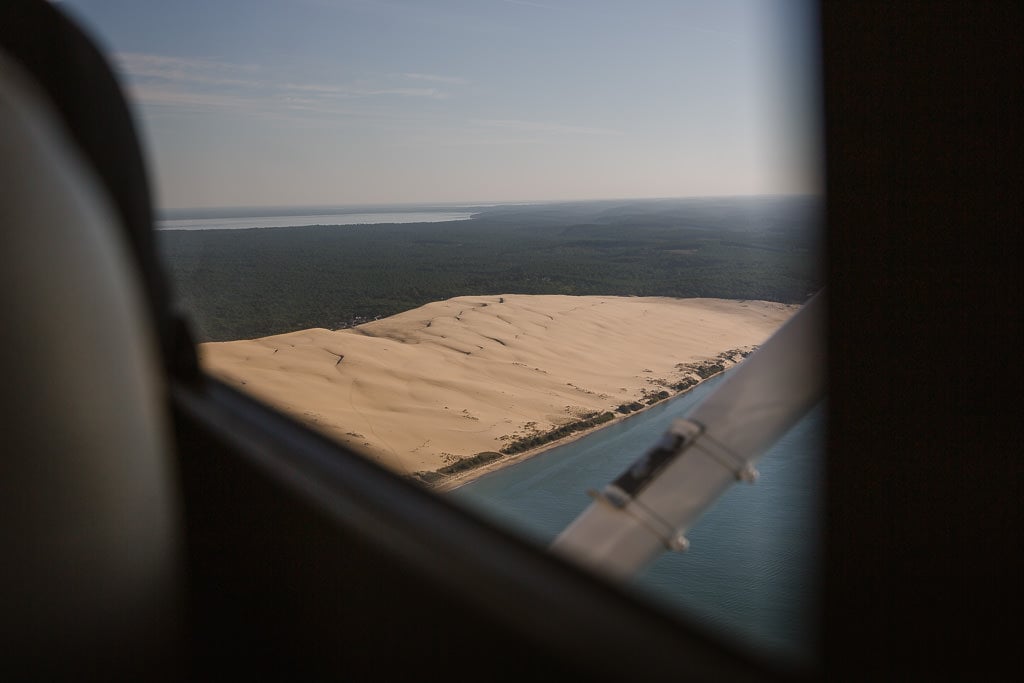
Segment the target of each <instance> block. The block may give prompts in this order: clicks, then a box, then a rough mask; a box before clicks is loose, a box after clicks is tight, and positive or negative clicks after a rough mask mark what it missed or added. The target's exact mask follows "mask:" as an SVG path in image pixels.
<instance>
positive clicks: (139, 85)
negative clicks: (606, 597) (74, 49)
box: [59, 0, 824, 664]
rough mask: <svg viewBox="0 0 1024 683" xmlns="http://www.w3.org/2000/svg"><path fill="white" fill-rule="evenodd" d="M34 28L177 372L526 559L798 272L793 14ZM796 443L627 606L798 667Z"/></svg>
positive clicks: (320, 19)
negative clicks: (262, 407) (526, 544)
mask: <svg viewBox="0 0 1024 683" xmlns="http://www.w3.org/2000/svg"><path fill="white" fill-rule="evenodd" d="M59 6H60V7H61V8H62V10H63V11H66V12H67V13H68V14H70V15H71V16H72V17H74V18H76V19H78V20H79V21H81V22H82V23H83V24H84V25H85V26H86V27H87V28H89V29H90V30H91V31H92V32H93V33H94V34H95V35H96V36H97V37H98V38H99V40H100V42H101V44H103V45H104V46H105V47H106V49H107V50H108V53H109V56H110V59H111V61H112V63H113V64H114V66H115V69H116V71H117V72H118V74H119V76H120V77H121V79H122V82H123V84H124V87H125V88H126V91H127V94H128V97H129V99H130V101H131V103H132V106H133V108H134V112H135V115H136V117H137V122H138V125H139V126H140V129H141V132H142V137H143V141H144V143H145V147H146V151H147V153H148V156H149V161H150V164H151V173H152V182H153V187H154V192H155V195H156V203H157V206H158V208H159V216H158V221H157V225H156V229H157V231H158V239H159V246H160V248H161V251H162V256H163V258H164V260H165V266H166V269H167V270H168V272H169V273H170V275H171V277H172V280H173V285H174V287H175V290H176V294H177V297H178V299H179V301H180V305H181V306H182V308H183V309H184V310H185V311H187V313H188V316H189V319H190V321H191V324H192V331H193V333H194V335H195V336H196V338H197V341H199V342H201V344H200V347H199V353H200V361H201V364H202V366H203V368H204V369H205V370H206V371H207V372H209V373H211V374H213V375H215V376H217V377H219V378H221V379H223V380H224V381H226V382H228V383H229V384H231V385H234V386H236V387H238V388H241V389H243V390H245V391H247V392H250V393H251V395H252V396H254V397H256V398H258V399H260V400H262V401H264V402H266V403H268V404H270V405H272V406H275V407H276V408H278V409H280V410H282V411H285V412H287V413H289V414H292V415H294V416H296V417H298V418H299V419H301V420H302V421H304V422H305V423H306V424H307V425H309V426H310V427H311V428H313V429H316V430H319V431H321V432H323V433H325V434H327V435H329V436H330V437H332V438H334V439H336V440H337V441H338V442H339V443H341V444H344V445H345V446H347V447H348V448H350V449H353V450H355V451H357V452H360V453H362V454H364V455H365V456H366V457H367V458H369V459H371V460H373V461H375V462H378V463H379V464H381V465H382V466H384V467H386V468H388V469H390V470H392V471H394V472H395V473H397V474H398V475H400V476H403V477H407V478H409V479H410V480H413V481H416V482H418V483H420V484H422V485H423V486H425V487H429V488H431V489H432V490H434V491H436V492H438V494H439V495H443V496H449V497H451V498H452V499H454V500H456V501H459V502H460V503H462V504H464V505H465V506H467V507H468V508H470V509H473V510H477V511H479V513H480V514H482V515H485V516H490V517H493V518H495V519H498V520H500V521H501V522H502V523H504V524H507V525H508V526H509V527H510V528H512V529H515V530H516V531H517V533H521V534H525V535H526V536H528V537H530V538H533V539H536V540H537V541H538V542H540V543H543V544H547V543H549V542H550V541H551V540H552V539H553V538H554V537H555V536H556V535H557V534H558V532H559V531H561V530H562V529H563V528H565V527H566V525H568V524H569V523H570V522H571V521H572V520H573V519H574V518H575V517H576V515H578V514H579V513H580V512H581V511H582V510H583V509H584V508H585V507H586V506H587V505H588V503H589V502H590V499H589V498H588V497H587V495H586V492H587V490H588V489H601V487H603V486H604V485H605V484H607V483H608V482H610V481H612V480H613V479H615V477H617V476H618V475H619V474H620V473H621V472H622V471H623V470H624V469H625V468H627V467H629V465H630V463H632V462H633V461H634V460H635V459H636V458H637V457H638V456H640V455H642V454H643V453H644V452H645V451H646V450H647V449H648V448H649V447H650V446H651V445H653V444H654V443H655V442H657V440H658V438H659V437H660V435H661V434H662V433H663V432H664V431H665V429H666V428H667V427H668V426H669V424H670V423H671V421H672V420H673V419H675V418H677V417H679V416H682V415H684V414H686V412H687V411H688V410H689V409H690V408H691V407H693V406H694V405H695V404H696V403H697V402H698V401H700V400H701V399H702V398H704V397H706V396H708V395H709V394H710V393H711V392H712V391H714V390H715V388H716V387H717V386H720V385H721V383H722V382H723V380H724V378H726V377H728V376H729V374H730V373H731V372H733V371H734V368H737V367H740V366H742V363H744V362H745V360H746V359H747V357H748V356H750V355H751V353H754V352H756V350H757V349H758V348H759V347H760V346H761V345H762V344H764V343H765V341H766V340H767V339H768V338H769V337H770V336H771V335H772V334H773V333H774V332H775V331H776V330H777V329H779V327H780V326H782V325H783V324H784V323H785V322H786V321H787V320H789V319H790V318H791V317H792V316H793V315H794V314H795V313H796V311H797V310H798V309H799V308H800V307H801V306H802V305H803V304H805V303H806V302H807V301H808V300H809V299H810V298H811V296H812V295H813V294H814V293H816V292H817V291H819V290H820V289H821V288H822V286H823V284H824V282H823V275H822V271H821V266H820V263H819V257H820V253H821V242H822V239H821V237H822V234H821V225H820V213H821V205H822V202H821V197H820V194H821V179H820V172H819V157H820V154H821V150H820V144H819V139H818V136H819V121H818V119H817V109H818V100H817V90H816V89H817V61H816V60H817V55H816V51H815V49H816V48H815V40H816V33H815V31H816V29H815V26H816V24H815V20H816V19H815V5H814V4H813V3H811V2H809V1H803V0H792V1H783V0H778V1H772V2H764V1H761V0H730V1H728V2H693V3H679V2H675V1H667V0H666V1H663V2H660V1H650V2H642V3H624V2H618V1H613V0H599V1H584V0H537V1H536V2H534V1H528V0H486V1H483V2H464V1H458V0H440V1H438V2H432V3H421V2H412V1H411V0H409V1H403V0H381V1H379V2H375V1H372V0H337V1H332V2H324V1H316V0H296V1H295V2H291V3H252V2H242V1H240V0H239V1H229V0H225V1H223V2H217V3H209V2H200V1H198V0H186V1H184V2H175V3H167V2H151V1H148V0H145V1H140V0H133V1H131V2H128V1H126V0H125V1H119V0H65V1H64V2H61V3H59ZM823 429H824V411H823V409H822V407H821V405H819V406H818V407H816V408H815V409H814V410H812V411H811V412H810V413H808V414H807V415H806V416H805V417H804V418H803V419H802V420H801V421H800V422H799V423H798V424H797V426H796V427H795V428H793V429H792V430H791V431H790V432H789V433H788V434H787V435H786V436H785V437H784V438H783V439H782V440H781V441H780V442H778V443H777V444H776V445H775V446H774V447H773V449H772V450H771V451H770V452H769V453H768V454H767V455H766V456H765V457H764V458H763V460H762V461H761V463H760V465H759V467H760V470H761V477H760V479H759V481H758V482H757V484H756V485H755V486H753V487H747V486H737V487H733V488H731V489H730V490H729V491H728V492H727V493H726V494H725V495H724V496H723V497H722V498H721V499H719V500H718V502H717V503H716V504H715V505H714V507H713V508H712V509H711V510H710V511H709V512H708V514H707V515H705V516H704V517H703V518H702V519H701V521H700V522H699V523H698V524H697V525H696V526H695V527H694V528H693V529H692V531H691V532H690V533H689V534H688V538H689V541H690V543H691V548H690V550H688V551H687V552H685V553H668V554H665V555H664V556H662V557H661V558H660V559H659V560H658V561H656V562H655V563H654V564H652V565H651V566H650V567H648V568H647V569H645V570H643V571H642V572H641V573H640V574H639V575H638V576H637V577H635V578H634V579H632V582H631V585H633V586H634V587H635V588H636V591H637V594H638V595H639V596H642V597H641V599H644V600H656V601H659V602H661V603H662V604H664V605H666V606H669V607H670V608H671V609H678V610H679V611H680V612H681V613H683V614H685V615H687V616H688V617H689V618H693V619H697V620H698V621H700V622H701V623H704V624H706V625H707V626H708V628H709V629H712V630H714V631H716V632H717V633H719V634H720V635H721V636H722V637H725V638H734V639H738V640H739V641H740V642H742V643H744V644H746V645H747V646H749V647H752V648H754V649H756V650H758V651H759V652H763V653H767V654H768V655H769V656H773V657H778V658H780V659H785V660H787V661H791V662H797V663H801V664H807V663H808V662H813V661H814V659H815V657H816V652H817V645H816V641H815V635H814V634H815V623H814V619H813V616H812V615H813V614H814V613H815V607H816V605H815V599H816V598H815V596H816V591H815V581H816V558H817V551H818V548H817V546H816V544H815V538H816V537H817V529H818V521H819V515H820V502H821V500H820V498H821V496H820V481H821V480H820V471H821V467H822V462H821V461H822V456H823V436H822V435H823Z"/></svg>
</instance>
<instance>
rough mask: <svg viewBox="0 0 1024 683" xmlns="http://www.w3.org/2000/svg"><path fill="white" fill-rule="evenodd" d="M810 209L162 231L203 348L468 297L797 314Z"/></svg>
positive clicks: (622, 206)
mask: <svg viewBox="0 0 1024 683" xmlns="http://www.w3.org/2000/svg"><path fill="white" fill-rule="evenodd" d="M819 208H820V207H819V201H818V200H817V199H816V198H812V197H739V198H713V199H711V198H709V199H675V200H620V201H601V202H571V203H570V202H567V203H557V204H555V203H548V204H533V205H504V206H496V207H490V208H487V209H484V210H483V211H482V212H481V213H480V214H478V215H477V216H475V217H474V218H473V219H471V220H465V221H455V222H448V223H408V224H387V225H361V226H309V227H292V228H262V229H251V230H195V231H186V230H166V231H160V232H159V233H158V234H159V241H160V247H161V250H162V252H163V255H164V258H165V262H166V264H167V267H168V269H169V270H170V273H171V276H172V281H173V284H174V287H175V289H176V292H177V296H178V299H179V300H180V303H181V305H182V307H183V308H184V309H185V310H186V311H188V312H189V314H190V316H191V318H192V323H193V328H194V332H195V334H196V337H197V338H198V339H199V341H219V340H229V339H246V338H253V337H261V336H266V335H270V334H278V333H282V332H289V331H292V330H298V329H305V328H309V327H326V328H330V329H337V328H341V327H348V326H351V325H353V324H357V323H359V322H363V321H366V320H371V319H373V318H376V317H384V316H388V315H393V314H395V313H398V312H400V311H404V310H408V309H411V308H415V307H417V306H421V305H423V304H425V303H428V302H430V301H437V300H441V299H448V298H451V297H454V296H462V295H470V294H506V293H516V294H576V295H581V294H599V295H621V296H632V295H635V296H673V297H698V296H701V297H719V298H728V299H767V300H772V301H781V302H785V303H802V302H803V301H805V300H806V299H807V298H808V297H809V296H810V295H811V294H812V293H813V292H815V291H817V290H818V289H819V288H820V287H821V286H822V284H823V281H822V273H821V270H820V259H819V255H820V242H821V231H820V222H819V213H820V212H819Z"/></svg>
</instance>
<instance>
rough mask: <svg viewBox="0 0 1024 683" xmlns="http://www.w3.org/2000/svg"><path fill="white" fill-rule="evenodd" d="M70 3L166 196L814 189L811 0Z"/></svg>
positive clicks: (219, 202) (364, 197) (195, 204)
mask: <svg viewBox="0 0 1024 683" xmlns="http://www.w3.org/2000/svg"><path fill="white" fill-rule="evenodd" d="M57 6H58V7H60V8H61V9H62V11H66V12H67V13H69V14H70V15H72V16H73V17H75V18H78V19H79V20H80V21H82V22H83V23H84V24H85V26H86V28H87V29H88V30H91V31H92V32H93V33H95V34H96V37H97V38H98V40H99V42H100V44H101V46H103V47H104V49H105V51H106V52H107V54H108V55H109V57H110V59H111V62H112V64H113V66H114V68H115V70H116V71H117V73H118V76H119V77H120V78H121V80H122V83H123V84H124V86H125V89H126V94H127V96H128V98H129V100H130V103H131V106H132V108H133V110H134V112H135V114H136V118H137V121H138V123H139V128H140V133H141V137H142V142H143V147H144V152H145V153H146V155H147V157H148V159H149V161H150V168H151V175H152V180H153V187H154V195H155V197H156V202H155V203H156V204H157V206H159V207H161V209H162V210H178V209H202V208H211V209H212V208H221V207H236V206H275V207H281V206H318V205H322V206H344V205H350V204H352V205H368V204H369V205H401V204H423V203H448V204H471V203H524V202H529V203H537V202H545V201H586V200H603V199H626V198H637V199H640V198H645V199H646V198H651V199H655V198H676V197H702V196H750V195H780V194H816V193H817V192H818V190H819V188H820V154H821V150H820V141H819V137H820V133H819V129H820V122H819V120H818V111H819V109H820V103H819V97H818V82H817V79H818V63H817V62H818V55H817V54H816V52H815V45H816V40H817V37H816V26H815V20H814V19H815V17H814V5H813V3H811V2H809V0H722V1H720V2H708V3H701V2H675V1H669V0H651V1H650V2H644V3H622V2H617V1H614V0H590V1H586V2H584V1H583V0H543V1H537V2H532V1H527V0H480V1H479V2H473V3H468V2H461V1H459V0H438V1H437V2H433V3H429V4H427V3H419V2H410V1H408V0H294V1H293V2H291V3H287V4H285V3H251V2H244V1H243V0H223V1H221V2H217V3H209V2H201V1H200V0H181V2H175V3H166V2H157V1H156V0H134V1H132V2H128V1H127V0H65V1H63V2H60V3H59V4H58V5H57ZM467 198H472V199H467ZM524 198H525V199H524Z"/></svg>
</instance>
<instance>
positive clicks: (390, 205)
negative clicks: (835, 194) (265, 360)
mask: <svg viewBox="0 0 1024 683" xmlns="http://www.w3.org/2000/svg"><path fill="white" fill-rule="evenodd" d="M820 196H821V193H820V192H810V191H808V192H765V193H760V194H717V195H711V194H707V195H678V196H658V197H654V196H651V197H596V198H595V197H560V198H556V199H513V200H508V201H502V200H493V199H474V200H462V201H422V202H352V203H329V202H325V203H311V204H235V205H216V204H211V205H208V206H163V207H158V208H156V213H157V214H158V215H162V214H165V213H176V212H191V211H242V210H246V211H290V210H293V209H305V210H324V211H333V210H346V209H352V210H357V209H359V210H372V209H401V208H409V209H413V208H416V207H423V208H426V207H436V208H444V207H494V206H517V205H518V206H528V205H533V204H575V203H584V202H634V201H677V200H699V199H742V198H764V199H768V198H772V197H820ZM246 215H249V214H246ZM253 215H255V214H253Z"/></svg>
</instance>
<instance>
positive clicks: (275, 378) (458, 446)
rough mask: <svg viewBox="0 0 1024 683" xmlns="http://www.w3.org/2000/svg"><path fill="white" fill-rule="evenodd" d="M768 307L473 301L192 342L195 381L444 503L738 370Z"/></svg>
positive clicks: (527, 298) (602, 300)
mask: <svg viewBox="0 0 1024 683" xmlns="http://www.w3.org/2000/svg"><path fill="white" fill-rule="evenodd" d="M796 308H797V307H796V306H792V305H787V304H780V303H777V302H768V301H745V300H737V301H734V300H726V299H671V298H666V297H604V296H601V297H599V296H578V297H577V296H568V295H518V294H513V295H509V294H505V295H471V296H463V297H455V298H453V299H448V300H445V301H440V302H433V303H430V304H426V305H424V306H422V307H419V308H416V309H412V310H409V311H406V312H403V313H399V314H396V315H394V316H390V317H388V318H383V319H380V320H376V321H368V322H365V323H361V324H358V325H355V326H353V327H351V328H348V329H341V330H328V329H322V328H311V329H307V330H301V331H298V332H292V333H286V334H282V335H273V336H269V337H263V338H259V339H251V340H237V341H232V342H210V343H206V344H202V345H200V362H201V364H202V366H203V367H204V369H206V370H208V371H210V372H211V373H213V374H215V375H217V376H219V377H221V378H222V379H225V380H227V381H228V382H230V383H232V384H234V385H236V386H239V387H240V388H242V389H243V390H244V391H249V392H251V393H253V394H254V395H255V396H256V397H257V398H261V399H262V400H264V401H266V402H267V403H269V404H271V405H274V406H276V407H278V408H279V409H282V410H284V411H285V412H288V413H290V414H291V415H293V416H295V417H297V418H298V419H300V420H302V421H303V422H305V423H306V424H308V425H309V426H310V427H312V428H314V429H317V430H318V431H321V432H323V433H325V434H326V435H328V436H330V437H331V438H333V439H335V440H337V441H338V442H340V443H341V444H343V445H345V446H347V447H349V448H352V449H353V450H355V451H358V452H361V453H364V454H365V455H366V456H367V457H368V458H369V459H371V460H373V461H376V462H378V463H379V464H381V465H384V466H385V467H388V468H389V469H391V470H392V471H394V472H396V473H397V474H398V475H399V476H404V477H408V478H409V479H410V480H413V481H416V482H417V483H419V484H421V485H423V486H424V487H425V488H429V489H431V490H436V491H447V490H451V489H454V488H457V487H459V486H461V485H463V484H465V483H468V482H470V481H473V480H475V479H477V478H479V477H481V476H484V475H486V474H487V473H489V472H493V471H495V470H497V469H500V468H504V467H508V466H510V465H512V464H515V463H517V462H523V461H524V460H528V459H530V458H533V457H535V456H536V455H538V454H540V453H544V452H547V451H548V450H550V449H552V448H556V447H558V446H561V445H563V444H567V443H571V442H572V441H574V440H575V439H578V438H580V437H581V436H585V435H586V434H590V433H593V432H594V431H595V430H597V429H599V428H600V427H604V426H607V425H609V424H615V423H617V422H620V421H621V420H622V419H624V418H625V417H628V416H629V415H631V414H633V413H635V412H642V411H643V410H645V409H646V408H648V407H651V406H653V405H656V404H657V403H661V402H664V401H667V400H671V399H672V398H673V397H675V396H679V395H681V394H683V393H686V392H688V391H689V390H690V389H692V388H693V387H694V386H697V385H698V384H699V383H700V382H702V381H703V380H705V379H708V378H710V377H712V376H714V375H716V374H718V373H719V372H722V371H724V370H725V369H727V368H729V367H732V366H733V365H736V364H738V363H740V362H742V360H743V359H744V358H746V357H747V356H748V355H749V354H750V353H751V352H752V351H753V349H755V348H756V347H757V345H758V344H760V343H763V342H764V340H765V339H767V338H768V337H769V336H771V334H772V333H773V332H774V331H775V330H776V329H777V328H778V327H779V326H780V325H781V324H782V323H783V322H785V320H787V319H788V318H789V317H790V316H791V315H792V314H793V313H794V312H795V310H796Z"/></svg>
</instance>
